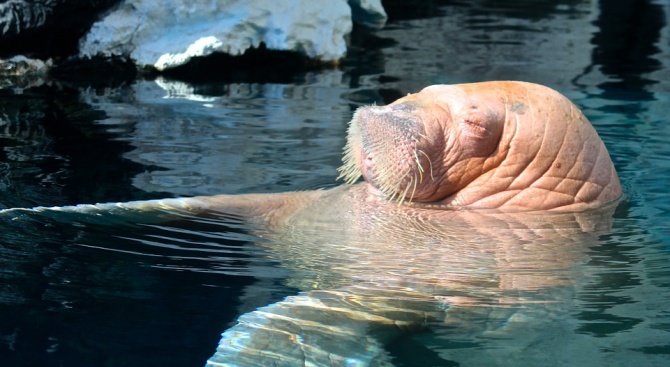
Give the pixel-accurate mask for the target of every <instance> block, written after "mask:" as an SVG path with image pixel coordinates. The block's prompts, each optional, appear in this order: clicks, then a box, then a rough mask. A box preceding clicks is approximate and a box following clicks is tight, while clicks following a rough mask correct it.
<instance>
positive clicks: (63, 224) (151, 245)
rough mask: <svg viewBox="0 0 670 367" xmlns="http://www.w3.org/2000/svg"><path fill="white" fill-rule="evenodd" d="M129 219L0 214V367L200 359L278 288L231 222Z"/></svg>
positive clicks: (272, 297) (273, 296)
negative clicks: (259, 287) (259, 288)
mask: <svg viewBox="0 0 670 367" xmlns="http://www.w3.org/2000/svg"><path fill="white" fill-rule="evenodd" d="M137 220H138V219H137V218H135V221H133V220H129V219H124V218H119V217H110V218H105V217H98V218H90V216H89V217H87V216H82V215H79V216H78V215H56V216H53V217H50V216H48V215H47V216H45V215H34V214H26V213H24V214H20V215H16V216H3V217H2V218H0V230H1V231H2V233H3V236H2V246H0V268H1V269H2V271H0V279H1V283H2V288H1V289H2V292H1V294H0V314H2V316H3V317H2V318H1V319H0V359H2V361H3V364H5V365H7V366H45V365H52V364H54V363H57V364H58V365H64V366H84V365H110V366H111V365H115V366H118V365H124V366H130V365H133V366H136V365H137V366H139V365H154V364H158V365H174V366H180V365H184V366H185V365H201V364H202V362H203V361H204V360H206V359H207V358H208V357H209V356H210V355H211V353H212V349H213V345H214V342H215V341H216V340H217V339H218V337H219V334H220V331H221V330H222V329H224V328H225V325H226V324H227V323H229V322H231V321H233V320H234V318H235V315H236V314H238V313H239V312H243V311H245V310H248V309H249V308H254V307H257V306H259V305H260V304H263V303H266V302H269V301H272V300H276V299H278V298H281V296H283V295H285V294H284V293H282V288H277V289H279V290H273V288H276V286H273V283H274V282H276V281H277V279H279V278H280V277H281V274H280V272H277V271H276V270H273V269H272V267H271V265H272V264H271V263H268V262H267V261H264V260H263V258H264V256H263V252H262V251H260V250H258V248H257V247H256V246H254V245H251V243H250V242H249V241H251V240H252V239H254V238H253V237H251V236H249V235H246V234H244V233H245V232H246V231H245V230H244V228H243V227H242V226H240V224H239V221H236V220H235V219H234V218H230V219H226V218H223V217H221V218H218V219H206V218H201V219H196V218H183V220H181V221H179V222H167V223H162V224H160V225H159V224H155V225H152V224H137V222H136V221H137ZM255 240H258V238H255ZM272 274H278V275H274V276H273V275H272ZM275 278H277V279H275ZM258 279H268V280H267V281H266V282H264V289H263V293H262V294H260V295H258V294H253V292H251V293H250V291H251V290H252V288H248V286H249V285H250V284H251V283H253V282H256V283H258V282H259V280H258ZM260 283H263V282H260ZM245 289H246V291H247V293H246V296H245V293H244V290H245ZM275 293H276V294H275ZM245 297H246V298H245ZM129 320H135V321H133V322H128V321H129ZM203 338H206V339H209V340H210V342H208V343H203V340H204V339H203ZM159 341H160V342H159ZM174 350H183V351H187V352H185V353H170V352H169V351H174ZM36 351H39V352H36Z"/></svg>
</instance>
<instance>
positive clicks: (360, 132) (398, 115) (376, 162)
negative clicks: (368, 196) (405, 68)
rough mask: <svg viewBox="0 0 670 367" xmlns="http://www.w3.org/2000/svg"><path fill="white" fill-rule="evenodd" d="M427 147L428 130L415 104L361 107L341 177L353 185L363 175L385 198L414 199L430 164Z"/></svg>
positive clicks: (351, 128)
mask: <svg viewBox="0 0 670 367" xmlns="http://www.w3.org/2000/svg"><path fill="white" fill-rule="evenodd" d="M425 144H426V139H425V127H424V125H423V122H422V121H421V119H420V114H419V113H418V107H417V106H416V105H414V104H413V103H411V102H403V103H398V104H392V105H388V106H368V107H361V108H359V109H358V110H357V111H356V113H355V114H354V118H353V119H352V121H351V123H350V126H349V136H348V140H347V146H346V147H345V158H344V161H345V165H344V166H343V167H342V168H341V169H340V172H342V175H341V176H342V177H344V178H345V179H346V180H347V182H351V181H355V179H357V178H358V177H359V176H360V175H362V176H363V178H364V179H365V180H366V181H367V182H368V183H370V184H371V185H373V186H374V187H376V188H377V189H379V191H381V192H382V193H383V194H384V195H385V196H387V197H389V198H391V199H397V200H399V201H403V200H405V199H408V200H412V199H413V198H415V195H416V194H417V193H418V192H419V190H418V189H419V188H420V187H419V184H420V183H421V182H422V181H423V179H424V177H423V173H424V171H425V170H424V167H426V166H429V165H430V162H429V161H428V154H426V152H425V151H424V150H425V149H427V148H428V147H425V146H424V145H425ZM354 175H355V178H353V176H354Z"/></svg>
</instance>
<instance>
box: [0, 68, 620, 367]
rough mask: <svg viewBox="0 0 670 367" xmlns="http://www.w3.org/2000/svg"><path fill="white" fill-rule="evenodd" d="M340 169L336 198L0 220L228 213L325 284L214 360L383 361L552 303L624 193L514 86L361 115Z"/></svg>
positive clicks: (551, 105)
mask: <svg viewBox="0 0 670 367" xmlns="http://www.w3.org/2000/svg"><path fill="white" fill-rule="evenodd" d="M339 171H340V178H342V179H343V180H344V181H346V183H345V184H344V185H342V186H338V187H335V188H332V189H322V190H314V191H300V192H286V193H275V194H245V195H217V196H209V197H192V198H176V199H164V200H151V201H135V202H127V203H108V204H93V205H77V206H69V207H51V208H45V207H37V208H33V209H18V208H14V209H6V210H3V211H2V212H1V213H3V214H4V215H21V213H26V212H30V213H41V214H42V215H50V216H53V217H67V216H69V215H77V216H89V217H90V218H91V219H90V220H94V221H97V222H104V221H106V220H108V219H109V218H110V215H112V216H123V217H126V218H128V217H131V218H132V219H133V220H136V221H155V220H172V219H175V218H176V217H178V216H179V215H212V216H216V215H234V216H238V217H240V218H243V219H244V220H246V221H247V222H248V223H249V224H250V225H251V226H252V227H253V228H256V229H257V231H256V232H255V233H256V234H257V235H258V236H259V237H264V238H266V239H269V240H270V241H269V243H266V244H264V246H270V247H271V252H272V253H273V254H275V255H274V256H276V257H277V258H279V259H281V260H282V261H283V262H284V263H286V264H288V265H287V266H288V267H289V268H293V269H302V270H304V269H314V271H313V272H312V273H313V274H319V276H320V277H322V278H323V279H327V281H324V280H323V279H322V280H321V281H314V280H313V279H310V277H309V276H307V277H304V276H302V277H300V276H298V277H297V278H296V279H289V281H290V282H293V284H294V285H296V287H298V288H299V289H301V291H302V293H301V294H299V295H296V296H291V297H288V298H286V299H285V300H283V301H280V302H277V303H274V304H272V305H269V306H267V307H263V308H261V309H258V310H256V311H253V312H250V313H247V314H244V315H242V316H241V317H240V318H239V320H238V324H237V325H235V326H234V327H232V328H231V329H229V330H227V331H226V332H224V334H223V336H222V339H221V341H220V343H219V347H218V349H217V352H216V353H215V355H214V356H213V357H212V358H211V359H210V360H209V361H208V362H207V363H208V365H212V366H233V365H235V366H258V365H273V366H308V365H347V366H348V365H356V366H389V365H392V358H391V357H389V355H388V353H387V352H386V351H385V350H384V343H385V342H387V341H389V340H391V339H392V338H393V337H395V336H397V335H398V334H399V333H400V332H402V331H406V330H414V329H417V328H421V327H425V326H426V325H427V324H430V323H434V322H435V321H436V320H439V321H440V323H442V324H450V325H455V324H459V320H467V318H468V316H466V315H468V314H472V312H473V310H476V312H483V311H482V310H487V311H486V312H489V313H496V312H499V311H500V310H502V309H503V308H501V307H499V305H501V304H505V305H507V306H506V307H504V309H505V310H510V309H513V310H514V311H518V310H520V309H524V312H523V314H524V315H523V316H514V317H512V316H509V313H508V312H504V313H505V314H506V315H507V316H506V317H511V318H508V319H509V320H511V319H519V318H521V319H524V318H525V319H527V318H528V315H534V314H535V315H536V316H537V315H539V314H542V315H546V314H547V312H553V311H555V310H556V309H560V308H561V307H560V306H557V305H560V304H562V302H563V300H565V297H566V296H565V294H566V292H567V294H570V293H571V291H570V290H571V289H573V288H574V287H575V284H578V283H579V278H580V277H579V274H580V273H579V271H576V270H574V269H578V268H579V265H580V264H582V263H583V262H584V261H585V258H586V257H587V250H586V249H587V248H588V246H589V245H593V244H594V241H595V239H596V238H597V236H598V235H600V234H602V233H605V232H606V231H607V230H608V229H609V226H610V222H611V215H612V212H613V210H614V207H616V203H617V201H618V200H619V199H620V197H621V196H622V190H621V185H620V182H619V179H618V176H617V173H616V170H615V168H614V165H613V163H612V161H611V159H610V157H609V154H608V153H607V149H606V147H605V145H604V144H603V142H602V140H601V139H600V138H599V136H598V134H597V133H596V131H595V129H594V128H593V126H592V125H591V124H590V123H589V121H588V120H587V119H586V117H584V115H583V114H582V113H581V112H580V111H579V109H578V108H577V107H576V106H575V105H574V104H573V103H572V102H570V101H569V100H568V99H567V98H566V97H564V96H562V95H561V94H560V93H558V92H556V91H554V90H552V89H550V88H547V87H544V86H540V85H537V84H532V83H526V82H518V81H495V82H483V83H474V84H461V85H434V86H429V87H427V88H424V89H423V90H421V91H420V92H418V93H415V94H409V95H407V96H406V97H403V98H400V99H398V100H397V101H395V102H393V103H391V104H389V105H386V106H367V107H361V108H359V109H358V110H356V112H355V113H354V115H353V118H352V120H351V122H350V124H349V128H348V132H347V143H346V146H345V148H344V158H343V166H342V167H341V168H340V169H339ZM361 176H362V177H363V179H364V180H363V181H362V182H358V180H359V177H361ZM91 214H95V216H91ZM78 218H79V217H78ZM473 269H477V271H476V272H473V271H472V270H473ZM548 269H553V270H556V269H558V270H561V269H562V270H565V273H564V275H561V276H558V275H555V274H553V275H552V274H551V273H547V272H546V270H548ZM302 270H301V271H302ZM559 274H563V273H561V272H559ZM557 294H558V296H557ZM567 297H568V298H569V296H567ZM496 305H498V306H496ZM528 305H541V306H538V307H528ZM547 305H551V306H547ZM464 310H465V311H464ZM548 310H552V311H548ZM476 312H475V313H476ZM513 314H516V313H513ZM542 317H544V316H541V317H537V319H541V318H542Z"/></svg>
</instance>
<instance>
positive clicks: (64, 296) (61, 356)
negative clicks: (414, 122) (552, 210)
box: [0, 0, 670, 366]
mask: <svg viewBox="0 0 670 367" xmlns="http://www.w3.org/2000/svg"><path fill="white" fill-rule="evenodd" d="M391 5H392V6H395V7H391V8H389V12H390V14H391V16H392V21H391V22H389V24H388V26H387V27H386V28H385V29H384V30H382V31H380V32H377V33H374V34H358V35H357V36H356V37H354V38H353V39H352V42H353V47H352V50H351V52H350V55H349V57H348V58H347V60H345V62H344V63H343V65H342V67H341V68H340V69H339V70H327V71H320V72H304V73H298V74H295V75H293V76H292V79H293V80H294V82H293V83H287V84H276V83H269V82H262V81H258V82H253V83H241V82H240V83H226V82H212V83H209V84H197V85H196V84H188V83H184V82H178V81H170V80H156V81H143V80H137V81H135V82H134V83H132V84H130V85H124V86H118V87H113V88H101V87H99V86H98V87H70V86H67V85H63V84H58V83H50V84H49V83H47V84H43V85H41V86H33V87H30V88H27V87H26V88H21V87H20V86H17V88H13V89H3V90H1V91H0V144H1V146H2V150H1V153H0V206H1V207H3V208H11V207H32V206H37V205H45V206H50V205H68V204H76V203H92V202H109V201H126V200H139V199H152V198H162V197H176V196H193V195H213V194H220V193H227V194H241V193H249V192H268V193H269V192H281V191H288V190H306V189H314V188H319V187H331V186H333V185H334V179H335V177H336V176H337V172H336V168H337V167H338V166H339V165H340V156H341V148H342V146H343V143H344V137H345V130H346V124H347V122H348V120H349V119H350V117H351V114H352V112H353V110H354V109H355V108H356V107H358V106H361V105H365V104H371V103H377V104H384V103H388V102H390V101H392V100H393V99H395V98H398V97H400V96H403V95H405V94H407V93H410V92H415V91H417V90H419V89H420V88H422V87H423V86H426V85H429V84H435V83H459V82H471V81H481V80H492V79H519V80H526V81H531V82H538V83H542V84H545V85H548V86H550V87H553V88H555V89H557V90H559V91H561V92H562V93H564V94H566V95H567V96H569V97H570V98H571V99H572V100H573V101H574V102H575V103H576V104H577V105H578V106H579V107H580V108H581V109H582V110H583V112H584V114H585V115H586V116H587V117H588V118H589V119H590V120H591V121H592V122H593V124H594V126H595V127H596V129H597V130H598V132H599V134H600V135H601V137H602V138H603V140H604V141H605V144H606V145H607V147H608V149H609V152H610V155H611V156H612V159H613V161H614V163H615V165H616V168H617V170H618V172H619V175H620V178H621V181H622V184H623V186H624V190H625V192H626V198H625V200H624V201H623V202H622V203H621V205H620V206H619V207H618V208H617V209H616V211H615V212H614V214H613V220H612V223H611V229H609V230H606V231H603V232H596V234H597V235H595V236H591V235H589V236H588V238H586V239H584V238H580V239H579V241H577V240H572V241H568V242H566V244H567V245H569V246H565V248H564V249H563V250H564V251H560V252H558V253H557V252H556V249H554V248H549V249H544V250H545V252H544V254H545V255H546V256H547V257H550V258H557V257H559V258H561V259H563V260H565V261H563V262H558V263H552V265H551V266H549V265H546V266H539V267H538V266H532V265H533V261H531V260H532V259H533V256H534V254H537V252H532V251H531V249H533V246H529V247H520V248H516V249H515V251H509V252H505V251H504V249H501V248H499V247H496V246H497V245H499V244H500V243H499V242H495V241H494V242H486V243H488V244H489V245H491V246H493V245H496V246H494V247H493V248H494V249H495V250H492V249H489V250H490V251H489V253H497V254H498V255H499V256H498V257H497V258H495V259H498V261H500V258H501V257H500V256H502V255H501V254H507V255H510V256H511V257H510V259H515V261H516V262H514V264H515V267H508V268H504V267H495V266H493V265H492V264H493V263H491V262H486V261H493V260H491V259H492V258H491V257H486V256H483V255H481V253H478V252H476V251H475V252H472V253H470V254H469V255H467V254H465V255H464V256H460V257H459V256H456V257H454V256H447V255H446V252H445V253H442V256H444V259H445V260H444V261H443V262H440V263H439V264H438V265H440V266H441V267H440V268H439V269H441V270H440V271H439V272H433V273H431V272H428V273H426V269H429V268H430V267H428V266H427V265H428V264H429V263H427V262H426V261H427V259H431V261H436V259H438V258H439V257H437V255H435V254H440V253H441V252H440V247H436V244H441V245H444V244H445V243H447V242H448V241H442V242H440V241H432V242H431V241H423V242H416V243H414V247H412V246H410V247H407V248H403V247H391V248H396V249H401V250H402V251H406V252H407V258H406V259H405V260H407V261H409V260H408V259H411V258H414V259H417V262H416V263H414V264H413V265H412V264H405V263H398V262H389V263H384V262H383V261H380V262H379V263H377V265H380V264H381V265H384V264H386V265H387V266H385V267H384V266H377V267H376V268H375V267H370V266H368V265H369V264H368V265H366V263H365V260H366V259H370V261H373V262H374V261H376V260H377V261H379V259H380V256H382V255H383V254H385V253H386V254H387V255H389V254H390V253H392V252H388V251H386V252H385V251H380V250H379V248H377V247H375V244H377V245H381V244H380V243H379V242H378V239H375V238H371V239H370V240H369V241H367V242H365V243H364V244H361V243H359V242H355V241H350V240H348V239H347V238H344V237H342V235H341V234H338V233H322V232H316V233H312V234H311V235H310V236H307V237H306V238H307V240H306V241H302V242H297V244H296V242H295V241H283V242H282V241H278V240H272V239H262V238H260V237H259V236H257V235H256V234H255V232H253V231H251V229H252V228H249V227H248V226H247V225H246V224H244V223H243V222H241V221H240V220H239V218H235V217H233V216H216V217H209V218H193V217H183V218H181V220H178V221H169V222H165V223H156V222H152V221H150V220H146V221H144V222H143V221H138V220H136V219H137V218H135V219H124V218H120V217H114V216H103V217H101V218H98V219H97V220H92V219H90V218H82V217H78V216H65V215H64V216H48V215H47V216H45V215H33V214H16V215H4V216H2V217H0V279H1V281H0V360H2V361H3V363H2V364H3V365H7V366H46V365H60V366H92V365H96V366H98V365H113V366H144V365H166V366H190V365H197V366H201V365H203V364H204V363H205V361H206V360H207V359H208V358H210V357H211V356H212V355H213V354H214V352H215V349H216V346H217V344H218V342H219V339H220V334H221V333H222V332H223V331H224V330H227V329H228V328H230V327H231V326H232V325H234V323H235V320H236V319H237V318H238V317H239V316H240V315H243V314H245V313H248V312H251V311H253V310H255V309H258V308H259V307H263V306H266V305H270V304H274V303H276V302H282V300H284V299H285V297H287V296H293V295H297V294H298V293H299V292H301V291H303V292H305V291H307V292H310V291H316V290H320V289H339V288H341V287H347V286H351V285H352V284H354V285H355V284H359V282H364V284H367V285H369V284H377V285H379V286H384V287H387V288H382V289H388V287H390V286H391V285H390V284H391V283H392V281H393V282H396V283H393V286H394V287H398V286H401V285H399V284H400V283H402V282H403V281H404V282H405V283H403V285H402V286H403V287H405V286H407V284H408V283H410V284H414V286H416V284H419V283H422V282H423V281H425V280H426V279H428V278H431V277H432V278H431V279H432V281H436V282H437V284H438V285H439V286H436V287H434V288H433V289H432V290H431V291H432V292H433V293H434V294H436V295H439V296H440V297H443V300H446V301H447V302H445V304H444V305H442V306H444V307H442V308H441V310H442V311H444V312H445V314H444V315H443V316H444V322H437V321H435V320H433V321H431V322H430V323H429V325H428V326H429V327H428V328H425V329H421V330H416V331H415V332H413V333H408V334H404V335H401V336H399V338H397V339H394V340H392V341H390V344H388V345H386V346H382V347H383V348H385V350H386V351H387V352H388V353H389V355H390V356H391V359H392V361H393V363H394V364H395V365H396V366H427V365H434V366H456V365H462V366H479V365H510V366H516V365H520V364H524V365H537V366H540V365H541V366H548V365H556V366H558V365H590V366H619V365H620V366H630V365H641V366H664V365H667V363H668V361H670V308H668V304H670V268H669V267H668V265H667V264H668V261H669V260H670V229H669V228H670V226H668V223H670V195H669V193H670V191H669V189H668V186H667V185H668V182H670V163H669V161H668V159H667V157H668V155H670V145H669V144H668V143H667V137H668V136H670V125H669V124H668V123H667V116H668V114H669V112H670V108H669V107H668V106H669V102H670V85H669V82H668V80H670V69H669V68H668V66H670V65H668V63H669V62H670V61H669V60H670V32H669V31H668V25H667V22H668V16H669V15H670V9H669V7H668V5H667V4H666V3H663V2H660V1H635V2H632V1H631V2H611V1H601V2H597V1H594V2H591V1H549V0H543V1H537V2H533V5H532V6H531V5H529V4H528V3H527V2H521V1H518V2H515V1H482V2H477V3H476V4H475V3H470V2H460V1H442V2H440V4H437V5H436V4H432V3H430V4H426V5H425V7H424V9H423V10H424V11H418V10H417V11H416V12H412V11H409V10H407V9H405V8H402V7H401V5H400V4H398V5H394V4H391ZM429 5H431V6H429ZM426 9H428V10H426ZM455 228H457V227H455ZM325 237H327V238H329V240H328V241H325V240H323V238H325ZM433 239H434V238H433ZM404 240H406V239H404ZM410 240H411V239H410ZM314 243H321V244H329V245H330V247H329V246H323V247H315V246H312V247H311V250H312V252H303V251H302V249H301V248H300V246H299V245H305V244H314ZM448 243H451V244H452V245H453V242H448ZM482 243H483V242H482ZM503 243H504V241H503ZM538 243H539V242H533V241H530V242H529V244H538ZM392 244H393V245H396V246H400V245H401V244H406V243H404V242H403V240H397V241H394V242H393V243H392ZM576 245H579V246H576ZM296 246H298V247H296ZM447 248H449V247H447ZM315 250H319V251H315ZM347 251H350V252H351V253H352V254H356V257H355V259H356V261H352V262H348V261H347V260H346V256H343V254H347ZM398 251H400V250H398ZM547 251H548V252H547ZM403 253H404V252H403ZM551 254H553V255H551ZM558 254H560V255H558ZM307 255H309V256H307ZM428 255H430V256H428ZM550 255H551V256H550ZM422 259H423V260H422ZM535 260H537V259H535ZM568 260H569V261H568ZM524 261H526V262H524ZM498 264H500V262H498ZM524 264H525V267H524ZM540 264H545V263H542V262H540ZM517 265H518V266H517ZM535 265H537V262H536V263H535ZM431 266H432V268H430V269H435V266H436V264H432V265H431ZM413 267H414V268H413ZM338 269H339V270H338ZM342 269H344V270H345V271H342ZM509 274H513V275H515V276H516V277H512V278H513V279H515V281H516V283H515V282H511V283H509V284H512V285H510V286H509V289H511V290H514V291H515V292H516V291H518V292H520V291H521V290H522V289H523V290H524V292H525V293H524V294H523V297H524V298H523V299H524V300H526V302H516V303H513V304H511V305H510V304H503V303H502V302H499V301H500V300H501V299H503V297H502V296H503V295H501V294H492V293H491V292H492V291H491V289H493V288H494V287H493V285H492V284H495V287H496V288H495V289H498V290H499V289H507V288H505V287H502V288H500V285H501V284H507V283H505V282H504V281H503V279H512V278H510V277H508V278H505V277H504V275H509ZM391 275H392V276H391ZM486 276H489V280H488V281H485V279H484V278H486ZM523 276H526V277H531V278H523ZM436 279H437V280H436ZM523 279H526V281H524V282H522V280H523ZM527 279H536V280H535V281H528V280H527ZM537 279H545V282H544V283H543V282H542V281H538V280H537ZM553 279H558V280H560V282H559V281H557V282H553V281H551V280H553ZM568 283H569V284H568ZM458 284H461V285H466V286H464V287H459V286H457V285H458ZM514 284H516V285H514ZM521 284H525V286H526V288H528V289H526V288H523V287H522V286H521ZM338 287H339V288H338ZM415 288H416V287H415ZM394 289H395V288H394ZM423 289H424V292H425V293H429V292H428V291H427V290H426V289H425V288H423ZM487 292H488V293H487ZM494 293H495V292H494ZM503 293H504V292H503ZM504 296H505V297H508V296H510V295H509V294H505V295H504ZM515 296H519V294H518V293H517V294H516V295H515ZM506 299H509V298H506ZM463 300H471V301H472V300H476V301H477V302H475V304H476V305H478V306H480V307H470V308H468V307H460V308H457V307H452V308H449V307H448V306H449V305H450V304H452V305H453V304H457V303H458V302H463ZM494 300H495V301H496V302H493V301H494ZM529 300H533V301H535V302H530V301H529ZM549 300H551V302H549ZM484 301H487V303H486V304H485V305H483V303H482V302H484ZM478 302H479V303H478ZM420 304H421V305H422V306H421V307H423V306H425V305H429V304H430V302H423V303H420ZM531 305H532V306H531ZM538 305H540V306H538ZM438 306H439V305H438ZM458 310H460V311H458ZM524 310H525V311H527V312H517V311H524ZM450 311H451V313H450ZM456 311H458V312H456ZM512 311H514V312H512Z"/></svg>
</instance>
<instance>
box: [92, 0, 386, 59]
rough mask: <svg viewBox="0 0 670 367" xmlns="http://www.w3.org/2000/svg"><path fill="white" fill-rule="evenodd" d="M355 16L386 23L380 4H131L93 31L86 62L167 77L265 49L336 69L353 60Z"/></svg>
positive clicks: (183, 0)
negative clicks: (203, 59) (123, 64)
mask: <svg viewBox="0 0 670 367" xmlns="http://www.w3.org/2000/svg"><path fill="white" fill-rule="evenodd" d="M350 4H351V5H350ZM353 16H355V18H356V21H359V22H361V23H363V24H365V25H368V26H374V27H381V26H383V24H384V22H385V20H386V13H385V12H384V9H383V8H382V5H381V3H380V0H351V1H350V3H348V2H347V1H346V0H254V1H247V0H219V1H211V0H126V1H125V2H124V3H123V4H121V5H120V6H119V7H118V8H117V9H115V10H114V11H113V12H111V13H109V14H108V15H107V16H106V17H105V18H104V19H102V20H101V21H99V22H97V23H95V24H94V25H93V27H92V28H91V31H90V32H89V33H88V34H87V35H86V36H85V37H84V38H83V39H82V41H81V44H80V56H82V57H93V56H122V57H128V58H130V59H131V60H132V61H133V62H135V64H137V65H138V66H147V65H151V66H154V67H155V68H156V69H158V70H164V69H168V68H172V67H176V66H179V65H183V64H184V63H186V62H188V61H189V60H190V59H191V58H192V57H195V56H206V55H209V54H212V53H214V52H225V53H228V54H231V55H239V54H242V53H243V52H244V51H245V50H247V49H249V48H256V47H259V46H260V44H261V43H263V44H264V45H265V47H267V48H268V49H271V50H287V51H296V52H299V53H302V54H304V55H305V56H307V57H309V58H311V59H314V60H318V61H321V62H336V61H337V60H339V59H341V58H342V57H343V56H344V55H345V53H346V40H345V36H346V35H347V34H348V33H349V32H351V29H352V17H353Z"/></svg>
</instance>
